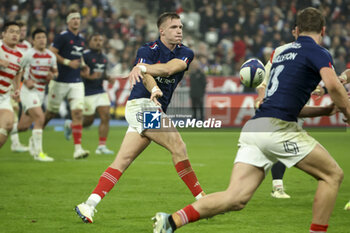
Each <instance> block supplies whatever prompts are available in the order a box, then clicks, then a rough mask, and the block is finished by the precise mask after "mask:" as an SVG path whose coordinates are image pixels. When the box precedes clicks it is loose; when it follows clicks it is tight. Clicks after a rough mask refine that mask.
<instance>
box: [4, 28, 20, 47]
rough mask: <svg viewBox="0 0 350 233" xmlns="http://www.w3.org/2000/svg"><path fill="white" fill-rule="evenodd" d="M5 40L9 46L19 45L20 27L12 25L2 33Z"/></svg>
mask: <svg viewBox="0 0 350 233" xmlns="http://www.w3.org/2000/svg"><path fill="white" fill-rule="evenodd" d="M2 37H3V41H4V43H6V44H7V45H9V46H14V45H17V44H18V42H19V37H20V29H19V27H18V26H17V25H11V26H9V27H8V28H7V30H6V31H4V32H3V33H2Z"/></svg>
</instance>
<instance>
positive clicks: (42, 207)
mask: <svg viewBox="0 0 350 233" xmlns="http://www.w3.org/2000/svg"><path fill="white" fill-rule="evenodd" d="M72 4H73V7H79V9H80V10H81V13H82V15H83V19H82V32H83V33H84V34H85V35H88V34H89V33H91V32H93V31H99V32H101V33H102V34H104V35H105V37H106V39H107V41H106V48H105V53H106V54H108V57H109V60H110V68H111V74H112V75H113V76H114V77H123V76H125V75H127V74H128V72H129V71H130V68H131V67H132V65H133V62H134V61H133V59H134V57H135V53H136V49H137V48H138V47H139V46H140V45H141V44H143V43H144V42H145V41H151V40H154V39H156V38H157V28H156V26H155V22H156V19H157V16H158V15H159V13H161V12H164V11H177V12H178V13H180V14H181V17H182V18H183V23H184V26H185V27H184V44H186V45H188V46H189V47H191V48H192V49H193V50H194V51H195V55H196V57H197V58H198V59H199V60H200V62H201V67H202V69H203V70H204V71H205V72H206V74H207V75H208V76H207V82H208V84H207V93H206V100H207V101H206V107H207V110H210V111H217V112H216V114H221V115H222V117H225V116H229V119H228V120H229V121H230V124H233V123H232V122H235V121H236V120H237V119H238V122H237V125H241V124H242V123H243V120H242V119H243V118H245V119H247V117H249V114H251V112H250V113H249V111H250V110H249V109H251V107H252V106H253V105H252V101H253V99H254V93H253V91H254V90H251V89H244V87H242V86H241V85H240V83H239V80H238V78H237V73H238V69H239V67H240V64H241V63H242V62H243V61H244V60H246V59H248V58H250V57H258V58H259V59H260V60H262V61H263V62H265V61H266V59H268V58H269V56H270V53H271V52H272V50H273V48H275V47H277V46H279V45H281V44H283V43H288V42H290V41H292V40H293V38H292V37H291V33H290V31H291V26H292V25H293V23H294V18H295V14H296V12H297V10H299V9H301V8H304V7H305V6H314V7H317V8H320V9H322V10H323V12H324V13H325V16H326V19H327V36H326V37H325V38H324V46H325V47H326V48H328V49H329V50H330V52H331V53H332V55H333V58H334V60H335V69H336V71H337V72H338V73H340V72H341V71H343V70H344V69H346V68H350V53H349V51H350V20H349V19H350V2H349V1H341V0H337V1H330V0H310V1H308V0H291V1H283V0H280V1H278V0H271V1H263V0H245V1H227V0H222V1H219V0H217V1H209V0H202V1H201V0H193V1H191V0H159V1H158V0H147V1H146V0H143V1H142V0H135V1H121V0H115V1H108V0H98V1H93V0H84V1H65V0H47V1H45V0H41V1H40V0H33V1H25V0H20V1H9V0H5V1H1V5H0V26H2V25H3V23H4V22H5V21H7V20H23V21H25V22H27V23H28V37H27V40H28V41H31V38H30V31H31V30H33V28H36V27H38V26H42V27H44V28H46V29H47V31H48V33H49V40H50V42H51V41H52V40H53V38H54V35H55V34H56V33H59V32H60V31H61V30H63V29H64V28H65V16H66V13H67V12H68V9H69V8H70V7H72ZM109 93H110V96H111V98H112V99H113V97H114V99H113V100H114V104H115V105H114V106H113V107H115V110H114V111H112V115H113V117H114V118H117V119H119V118H122V116H123V115H122V112H123V105H124V103H125V101H126V99H127V96H128V93H129V87H128V84H127V82H126V80H118V82H116V85H115V86H114V87H109ZM188 93H189V77H186V78H185V79H184V80H183V82H182V83H181V85H180V86H179V87H178V90H177V91H176V93H175V95H174V101H173V103H172V106H173V107H174V108H176V107H178V106H183V107H185V108H186V107H190V104H191V103H190V100H189V94H188ZM317 101H318V102H317V103H323V104H326V103H328V102H329V97H327V96H326V97H324V98H323V99H320V100H317ZM217 103H219V105H220V106H224V107H223V108H220V107H218V104H217ZM211 104H212V105H211ZM234 104H235V105H234ZM242 106H244V108H242V109H243V111H247V112H248V113H246V112H243V115H240V118H237V117H236V116H233V117H232V114H231V113H227V110H228V109H231V108H234V109H238V110H239V109H241V107H242ZM237 114H238V113H237ZM244 114H246V115H244ZM63 117H68V116H64V115H63ZM224 119H225V118H224ZM310 121H311V123H310V124H311V125H320V124H319V122H321V121H326V124H329V123H331V124H339V123H340V122H341V116H337V117H334V118H333V119H322V120H320V119H313V120H310ZM61 122H62V121H56V123H58V124H61ZM117 122H119V121H117ZM332 122H333V123H332ZM117 125H123V123H121V124H119V123H117ZM58 128H59V127H58ZM55 129H57V127H56V128H54V127H48V128H47V129H46V130H45V132H44V135H45V136H44V148H45V151H47V153H48V154H49V155H50V156H52V157H54V158H55V162H54V163H51V164H42V163H39V162H35V161H33V159H32V158H31V157H30V156H29V155H28V154H26V153H24V154H14V153H12V152H11V151H10V146H9V144H10V143H9V142H7V143H6V145H5V146H4V148H2V149H1V151H0V219H1V220H0V222H1V227H0V232H6V233H11V232H13V233H15V232H16V233H18V232H35V233H38V232H127V233H129V232H151V222H150V220H149V219H150V217H151V216H152V215H153V214H154V213H155V212H157V211H160V210H162V211H174V210H176V209H178V208H181V207H182V206H183V205H185V204H187V203H190V202H192V201H193V200H192V198H191V196H190V195H189V193H188V191H187V190H186V188H185V187H183V184H182V183H181V182H179V180H178V177H177V176H176V173H175V172H174V171H173V167H172V164H171V162H170V157H169V155H168V152H167V151H165V150H164V149H162V148H159V147H157V146H156V145H151V146H150V148H148V149H147V150H146V151H145V152H144V153H143V155H142V156H140V158H139V159H138V160H137V161H136V162H135V163H134V164H133V165H132V166H131V167H130V169H129V170H128V172H127V174H125V177H124V178H123V179H121V181H120V183H118V185H117V187H116V188H115V190H114V191H113V192H112V193H111V194H110V195H109V196H108V197H107V198H106V199H105V200H104V203H102V204H101V205H100V206H99V208H98V210H99V213H97V216H96V218H95V221H96V222H95V223H94V224H93V225H82V223H81V221H80V220H79V219H78V218H77V217H76V216H75V213H74V211H73V207H74V205H76V204H78V203H79V202H81V201H82V200H84V199H85V198H86V197H87V195H88V194H89V192H90V191H91V189H92V188H93V187H94V185H95V184H96V182H97V180H98V177H99V176H100V174H101V173H102V171H103V170H104V169H105V167H106V166H108V165H109V164H110V162H111V161H112V159H113V157H114V156H107V155H106V156H96V155H94V154H92V155H91V156H90V157H89V158H88V159H87V160H85V161H74V160H73V159H72V156H71V151H72V148H73V145H72V143H71V142H67V141H65V140H64V139H63V135H62V132H59V131H56V130H55ZM125 129H126V128H125V126H119V127H112V128H111V130H110V135H109V139H108V142H107V144H108V145H109V147H111V148H112V149H114V150H118V148H119V145H120V143H121V140H122V137H123V134H124V133H125ZM182 135H183V138H184V141H185V142H186V144H187V146H188V151H189V154H190V157H191V161H192V163H193V167H194V169H195V170H196V171H197V175H198V177H199V180H200V182H201V183H202V186H203V187H204V189H205V190H206V191H207V192H208V193H210V192H214V191H218V190H223V189H225V188H226V185H227V183H228V179H229V176H230V172H231V169H232V162H233V159H234V154H235V152H236V150H237V146H236V142H237V140H238V135H239V129H237V130H235V129H234V130H230V131H228V132H221V131H218V132H215V133H213V132H210V133H205V132H183V133H182ZM311 135H312V136H314V137H315V138H316V139H317V140H319V141H320V142H321V143H322V144H323V145H324V146H325V147H326V148H327V149H328V150H329V151H330V153H331V154H332V155H334V157H335V159H336V160H337V161H338V163H339V164H340V165H341V167H342V168H343V169H344V172H345V179H344V182H343V185H342V187H341V190H340V193H339V196H338V200H337V203H336V206H335V210H334V213H333V216H332V218H331V221H330V228H329V232H341V233H346V232H350V230H349V229H350V223H349V213H347V212H344V210H343V209H342V208H343V206H344V204H345V203H346V202H347V201H348V199H349V198H350V196H349V195H350V180H349V179H348V178H347V177H348V176H349V171H350V158H349V156H348V153H347V151H348V150H347V148H346V146H347V145H346V143H347V142H348V141H349V140H350V135H349V132H348V130H340V131H328V130H327V129H324V128H321V129H320V132H311ZM20 137H21V141H23V142H27V140H28V138H29V137H30V132H26V133H23V134H21V135H20ZM97 140H98V136H97V129H96V127H92V128H90V129H86V130H84V131H83V145H86V148H87V149H90V151H93V150H94V149H95V147H96V145H97ZM344 144H345V145H344ZM159 174H162V175H161V177H160V176H159ZM270 181H271V178H270V176H267V179H266V181H265V182H264V183H263V184H262V185H261V188H260V189H259V190H258V191H257V193H256V195H255V196H254V198H253V199H252V201H251V203H250V204H249V205H248V207H247V209H246V210H244V211H242V212H240V213H230V214H225V215H222V216H219V217H216V218H213V219H209V220H203V221H200V222H198V223H196V224H194V225H193V226H189V227H188V228H186V229H182V230H179V232H202V233H206V232H220V233H224V232H239V233H251V232H261V233H265V232H266V233H267V232H269V233H270V232H281V231H283V232H286V233H292V232H293V233H295V232H305V229H307V228H308V226H309V223H310V218H311V204H312V198H313V193H314V190H315V187H316V182H315V181H314V180H313V179H312V178H310V177H307V176H305V175H304V174H302V173H301V172H300V171H299V170H297V169H289V170H288V171H287V173H286V177H285V184H286V187H287V188H288V193H290V194H291V195H292V199H290V200H275V199H272V198H270V194H269V193H270V191H271V185H270ZM267 216H268V217H267Z"/></svg>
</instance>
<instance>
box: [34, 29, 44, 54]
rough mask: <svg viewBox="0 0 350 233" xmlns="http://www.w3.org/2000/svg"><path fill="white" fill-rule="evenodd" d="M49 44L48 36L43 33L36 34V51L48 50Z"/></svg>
mask: <svg viewBox="0 0 350 233" xmlns="http://www.w3.org/2000/svg"><path fill="white" fill-rule="evenodd" d="M46 44H47V37H46V34H45V33H43V32H41V33H37V34H35V37H34V40H33V46H34V48H36V49H39V50H43V49H45V48H46Z"/></svg>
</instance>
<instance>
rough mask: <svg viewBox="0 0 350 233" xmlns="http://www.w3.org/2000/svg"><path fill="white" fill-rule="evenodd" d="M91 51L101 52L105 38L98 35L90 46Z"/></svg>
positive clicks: (92, 39)
mask: <svg viewBox="0 0 350 233" xmlns="http://www.w3.org/2000/svg"><path fill="white" fill-rule="evenodd" d="M89 46H90V48H91V49H94V50H101V49H102V47H103V37H102V36H100V35H98V36H93V37H92V38H91V40H90V44H89Z"/></svg>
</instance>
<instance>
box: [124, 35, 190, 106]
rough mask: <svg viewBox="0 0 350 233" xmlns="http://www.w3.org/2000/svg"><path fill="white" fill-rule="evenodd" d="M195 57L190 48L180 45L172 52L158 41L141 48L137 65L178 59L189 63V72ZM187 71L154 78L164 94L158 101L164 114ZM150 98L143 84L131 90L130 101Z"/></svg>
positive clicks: (138, 52) (139, 83) (137, 84)
mask: <svg viewBox="0 0 350 233" xmlns="http://www.w3.org/2000/svg"><path fill="white" fill-rule="evenodd" d="M193 57H194V54H193V51H192V50H191V49H189V48H188V47H186V46H184V45H182V44H179V45H177V46H176V48H175V49H174V50H173V51H171V50H169V49H168V48H167V47H166V46H165V45H164V44H163V43H162V42H161V41H160V39H158V40H156V41H153V42H149V43H147V44H145V45H143V46H142V47H141V48H139V50H138V51H137V56H136V60H135V65H136V64H138V63H146V64H156V63H167V62H168V61H170V60H172V59H174V58H177V59H181V60H183V61H185V62H186V63H187V68H186V70H187V69H188V67H189V65H190V63H191V62H192V60H193ZM186 70H184V71H182V72H179V73H176V74H173V75H171V76H169V77H154V79H155V80H156V82H157V85H158V87H159V88H160V89H161V90H162V92H163V96H162V97H161V98H159V99H158V101H159V102H160V103H161V105H162V109H163V111H164V112H166V110H167V108H168V105H169V103H170V100H171V97H172V95H173V92H174V90H175V88H176V86H177V84H178V83H179V82H180V81H181V80H182V78H183V75H184V73H185V71H186ZM150 96H151V94H150V93H149V92H148V91H147V89H146V88H145V86H144V85H143V83H142V82H138V83H136V85H135V86H134V87H133V89H132V90H131V93H130V96H129V100H133V99H138V98H150Z"/></svg>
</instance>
